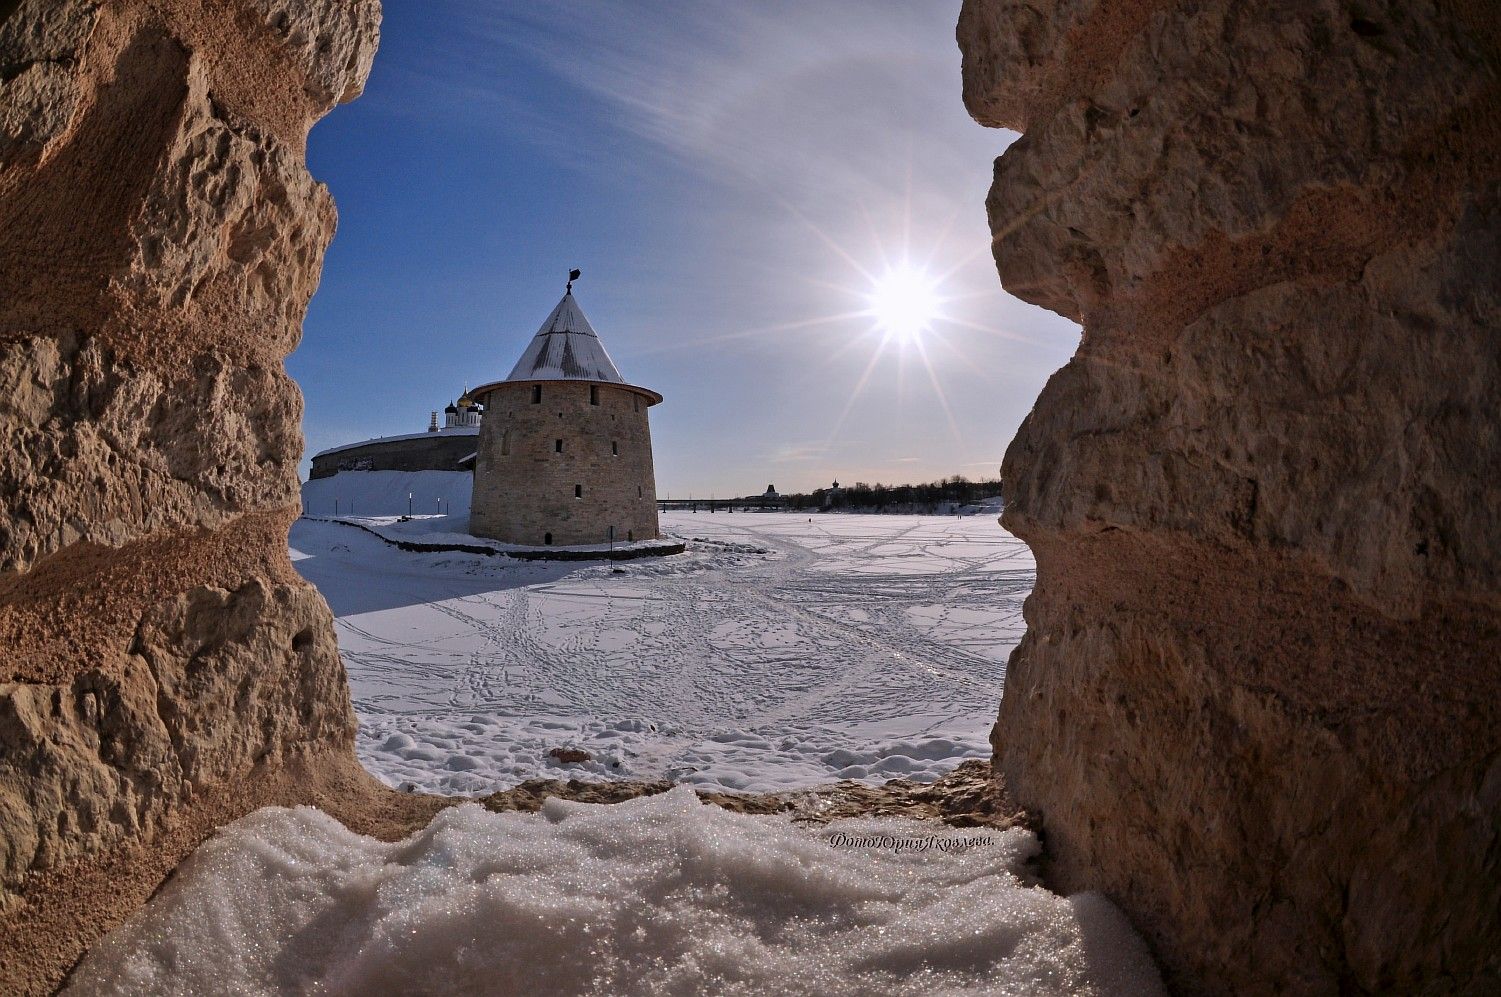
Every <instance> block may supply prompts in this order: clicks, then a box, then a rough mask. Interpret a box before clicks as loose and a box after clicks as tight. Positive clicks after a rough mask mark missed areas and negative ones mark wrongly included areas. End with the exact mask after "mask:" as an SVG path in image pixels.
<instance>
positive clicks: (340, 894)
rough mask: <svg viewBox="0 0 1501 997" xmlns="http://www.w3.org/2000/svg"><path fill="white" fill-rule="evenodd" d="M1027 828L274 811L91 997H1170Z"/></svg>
mask: <svg viewBox="0 0 1501 997" xmlns="http://www.w3.org/2000/svg"><path fill="white" fill-rule="evenodd" d="M1036 850H1037V840H1036V838H1035V837H1033V836H1032V835H1031V834H1030V833H1029V832H1027V831H1024V830H1021V829H1012V830H1009V831H1004V832H996V831H989V830H979V829H970V830H955V829H950V828H945V827H942V826H940V825H935V824H932V823H920V822H915V821H904V820H861V821H842V822H839V823H836V824H832V825H829V826H827V827H824V828H818V829H810V828H806V827H801V826H797V825H794V824H792V823H790V822H789V821H788V820H787V819H786V818H782V817H748V816H743V815H739V814H733V813H728V812H726V811H723V810H719V809H718V808H715V807H712V806H708V805H705V804H701V803H699V802H698V800H697V799H696V798H695V797H694V796H693V794H692V793H691V792H689V791H688V790H687V789H681V788H680V789H677V790H674V791H672V792H671V793H667V794H665V795H662V796H655V797H647V798H643V799H636V800H632V801H629V802H626V803H619V804H614V805H599V804H571V803H565V802H564V801H562V800H558V799H552V800H549V801H547V803H546V804H545V807H544V809H543V812H542V813H540V814H514V813H505V814H495V813H490V812H488V811H486V810H484V809H483V808H481V807H479V806H477V805H474V804H467V805H464V806H460V807H455V808H452V809H449V810H446V811H444V812H442V813H441V814H439V815H438V816H437V817H436V818H435V819H434V820H433V822H432V823H431V824H430V825H429V826H428V827H427V828H426V829H424V830H422V831H420V832H418V833H417V834H414V835H413V836H412V837H410V838H408V839H406V840H405V841H401V842H396V843H394V844H383V843H381V842H378V841H376V840H374V839H371V838H365V837H361V836H359V835H357V834H354V833H352V832H351V831H348V830H347V829H345V828H344V827H343V826H342V825H340V824H339V823H338V822H337V821H335V820H333V819H332V818H330V817H328V816H326V815H325V814H323V813H321V812H319V811H317V810H314V809H311V808H308V807H302V808H298V809H295V810H288V809H282V808H267V809H264V810H260V811H257V812H256V813H254V814H251V815H250V816H248V817H246V818H244V819H242V820H240V821H238V822H236V823H235V824H233V825H231V826H230V827H229V828H227V829H225V830H224V831H222V832H220V834H219V835H218V836H216V837H215V838H214V839H212V840H211V841H209V842H208V843H207V844H205V845H204V846H203V847H201V848H199V849H198V850H197V851H196V852H195V853H194V854H193V855H192V857H191V858H189V860H188V861H187V862H186V863H185V864H184V865H183V866H182V868H181V869H179V870H178V872H177V874H176V875H175V876H174V877H173V878H172V880H171V881H170V882H169V883H168V884H167V886H166V887H165V889H164V890H163V891H162V893H161V894H160V895H159V896H158V897H156V898H155V899H154V900H153V901H152V902H151V904H150V905H149V906H147V907H146V908H145V909H144V910H143V911H140V912H138V913H137V914H136V915H135V916H134V917H133V918H132V919H131V920H130V921H128V922H127V923H126V924H125V925H124V926H123V927H122V928H120V929H118V930H116V931H114V932H112V933H111V934H110V935H109V936H108V937H107V938H106V939H105V940H104V941H103V942H102V943H101V944H100V945H98V946H96V947H95V948H94V949H93V950H92V951H91V952H89V954H88V955H87V956H86V957H85V959H84V961H83V963H82V964H81V965H80V967H79V968H78V970H77V971H76V972H75V973H74V974H73V977H72V979H71V981H70V983H71V985H70V989H69V992H70V993H74V994H83V995H90V994H161V995H168V994H184V995H187V994H192V995H197V994H210V993H225V994H228V993H233V994H291V993H323V994H350V995H355V994H398V993H401V994H536V995H549V994H600V995H610V994H622V995H625V994H770V993H778V994H819V995H846V994H848V995H857V994H859V995H864V994H935V995H936V994H1008V995H1029V997H1032V995H1050V994H1058V995H1062V994H1119V995H1130V997H1146V995H1154V994H1161V993H1162V992H1163V990H1162V983H1161V980H1160V978H1159V977H1158V974H1157V971H1156V969H1155V968H1154V967H1153V965H1152V962H1151V959H1150V957H1149V956H1148V955H1147V952H1146V948H1145V946H1144V945H1143V944H1142V942H1141V941H1140V939H1139V938H1137V937H1136V935H1135V934H1134V933H1133V932H1132V930H1131V928H1130V927H1129V925H1128V924H1127V923H1126V921H1125V919H1124V918H1122V917H1121V915H1120V913H1119V912H1118V911H1117V910H1116V909H1115V908H1114V907H1113V906H1112V905H1111V904H1110V902H1109V901H1108V900H1106V899H1104V898H1103V897H1101V896H1100V895H1098V894H1093V893H1083V894H1078V895H1075V896H1073V897H1069V898H1067V899H1065V898H1063V897H1060V896H1057V895H1056V894H1053V893H1049V892H1048V891H1046V890H1044V889H1042V888H1040V887H1037V886H1034V885H1031V884H1030V880H1029V878H1028V876H1027V872H1026V868H1025V863H1026V861H1027V859H1028V858H1029V857H1031V856H1032V855H1034V854H1035V853H1036Z"/></svg>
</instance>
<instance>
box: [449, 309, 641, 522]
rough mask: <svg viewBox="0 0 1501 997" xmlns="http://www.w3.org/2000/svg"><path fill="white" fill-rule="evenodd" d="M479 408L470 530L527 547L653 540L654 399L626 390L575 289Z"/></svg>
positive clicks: (486, 388) (487, 389)
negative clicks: (481, 413) (481, 414)
mask: <svg viewBox="0 0 1501 997" xmlns="http://www.w3.org/2000/svg"><path fill="white" fill-rule="evenodd" d="M471 395H472V397H473V398H475V399H477V400H478V401H479V403H480V404H481V405H483V406H484V411H485V418H484V421H483V422H482V423H481V425H480V435H479V451H478V456H477V457H476V458H475V466H474V496H473V500H472V502H471V504H470V510H469V529H470V532H472V533H473V534H475V535H476V536H481V537H491V538H493V539H496V540H502V541H505V542H506V543H514V544H526V545H528V546H549V545H554V544H557V545H570V544H600V543H606V542H608V541H609V540H610V539H611V538H612V529H613V539H614V540H615V541H617V542H620V543H625V542H628V541H632V540H652V539H655V538H656V537H657V489H656V480H655V477H654V476H653V471H652V457H651V429H650V427H649V425H648V424H647V410H648V409H649V408H650V407H651V406H653V405H655V404H657V403H658V402H660V401H661V400H662V396H661V395H659V394H657V393H656V392H655V391H650V390H648V389H646V388H640V387H636V386H635V385H632V384H627V383H626V382H625V379H624V378H622V377H621V376H620V372H619V371H618V370H616V369H615V364H614V363H613V362H612V361H611V360H610V355H609V354H608V353H606V352H605V347H604V344H603V343H601V342H600V341H599V336H598V335H596V334H595V332H594V329H593V327H592V326H590V325H589V320H588V319H587V318H585V317H584V313H583V311H582V310H581V309H580V308H579V306H578V302H577V301H576V300H575V299H574V297H573V289H572V285H571V284H570V286H569V290H568V291H567V292H566V293H565V294H564V295H563V300H562V301H559V302H558V306H557V307H556V308H554V309H553V310H552V314H551V315H549V316H547V321H545V322H543V323H542V328H540V329H538V330H537V335H536V336H535V337H533V339H532V341H531V343H530V344H528V346H527V348H526V351H525V352H523V353H522V354H521V359H520V360H518V361H517V362H516V366H515V368H514V369H512V371H511V373H510V375H509V376H508V377H506V379H505V380H503V381H494V382H491V383H489V384H484V385H481V386H480V387H478V388H476V389H475V390H474V391H473V392H472V393H471Z"/></svg>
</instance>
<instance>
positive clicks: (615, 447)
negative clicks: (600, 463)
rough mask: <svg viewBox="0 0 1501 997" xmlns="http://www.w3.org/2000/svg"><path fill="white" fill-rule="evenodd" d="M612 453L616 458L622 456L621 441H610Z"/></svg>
mask: <svg viewBox="0 0 1501 997" xmlns="http://www.w3.org/2000/svg"><path fill="white" fill-rule="evenodd" d="M610 453H611V454H612V455H614V456H616V457H619V456H620V441H619V440H611V441H610Z"/></svg>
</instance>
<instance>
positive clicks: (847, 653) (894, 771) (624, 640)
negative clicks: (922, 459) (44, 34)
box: [292, 513, 1033, 794]
mask: <svg viewBox="0 0 1501 997" xmlns="http://www.w3.org/2000/svg"><path fill="white" fill-rule="evenodd" d="M810 518H811V520H812V521H811V522H810V521H809V519H810ZM663 528H664V532H666V533H672V534H676V535H679V536H682V537H685V538H689V539H690V541H691V538H695V537H696V538H699V540H698V541H696V542H690V544H689V548H688V552H687V553H685V554H680V555H676V556H673V557H667V558H652V559H647V560H640V561H629V562H622V563H621V566H620V570H621V571H622V572H623V573H620V574H617V573H615V572H614V571H612V567H613V566H612V565H611V564H608V563H603V562H602V563H591V562H582V563H580V562H516V561H513V560H511V559H509V558H494V557H486V556H484V555H479V554H457V553H455V554H421V553H412V552H407V551H402V550H399V549H396V548H394V547H390V546H388V545H386V544H384V543H382V542H381V541H380V540H378V539H376V538H375V537H373V536H369V535H368V534H365V533H363V532H362V531H360V530H355V529H351V528H350V527H348V526H343V525H339V524H334V523H319V522H310V521H307V520H301V521H299V522H297V524H296V525H295V526H294V527H293V529H292V547H293V557H294V558H295V565H296V567H297V569H298V570H299V571H300V572H302V574H303V575H304V576H305V577H307V578H308V579H309V580H310V581H312V582H313V583H314V584H316V585H317V586H318V588H319V590H320V591H322V593H323V595H324V596H325V597H326V598H327V599H328V601H329V604H330V605H331V606H332V607H333V610H334V614H335V616H336V617H338V620H337V632H338V639H339V646H340V650H341V651H342V652H343V657H344V662H345V665H346V666H347V668H348V671H349V678H350V687H351V690H352V692H353V696H354V703H355V709H356V711H357V713H358V714H359V717H360V729H359V739H358V751H359V755H360V758H361V760H362V761H363V762H364V764H365V765H366V767H367V768H369V769H370V770H371V771H372V772H374V773H375V774H376V775H377V776H379V777H380V778H381V779H383V780H384V781H385V782H387V783H389V784H391V785H394V786H411V787H414V788H417V789H421V790H425V791H430V792H435V793H449V794H480V793H489V792H493V791H495V790H497V789H503V788H507V787H509V786H513V785H515V784H517V783H519V782H521V781H523V780H525V779H529V778H534V777H548V778H560V777H561V778H566V777H569V776H580V777H582V778H617V777H618V778H634V779H651V778H664V777H665V778H671V779H674V780H677V781H679V782H684V783H689V784H692V785H696V786H700V787H704V788H713V789H729V790H745V791H776V790H782V789H790V788H799V787H806V786H812V785H819V784H824V783H828V782H832V781H835V780H838V779H845V778H847V779H857V780H861V781H867V782H881V781H884V780H886V779H890V778H895V777H897V776H905V777H908V778H913V779H916V780H919V781H926V780H931V779H933V778H936V777H937V776H938V775H939V774H941V773H942V772H945V771H947V770H949V769H951V768H952V767H953V766H954V765H956V764H957V763H958V762H959V761H961V760H963V759H965V758H981V757H988V756H989V754H990V746H989V743H988V741H987V736H988V731H989V728H990V725H991V723H992V722H993V721H994V718H995V710H996V704H997V703H999V702H1000V697H1001V684H1002V680H1003V677H1004V672H1005V661H1006V657H1007V655H1008V654H1009V653H1010V651H1011V649H1012V647H1014V646H1015V644H1016V642H1017V641H1018V640H1019V639H1020V637H1021V634H1022V631H1023V628H1024V623H1023V621H1022V618H1021V604H1022V600H1023V599H1024V598H1025V597H1026V595H1027V592H1028V591H1029V590H1030V589H1031V587H1032V579H1033V562H1032V558H1031V555H1030V553H1029V552H1028V551H1027V549H1026V546H1025V545H1024V544H1022V543H1021V542H1020V541H1018V540H1016V539H1015V538H1013V537H1011V536H1010V535H1009V534H1007V533H1005V532H1004V531H1003V530H1001V529H1000V528H999V527H998V526H996V524H995V521H994V520H993V519H991V518H989V517H985V516H972V517H964V518H944V517H933V516H927V517H923V516H854V515H850V516H846V515H825V516H819V515H814V516H812V517H809V516H806V515H794V514H790V513H765V514H756V513H736V514H725V513H716V514H712V515H711V514H708V513H698V514H692V513H672V514H667V515H665V516H664V517H663ZM555 747H573V748H582V749H584V750H585V751H588V752H590V753H591V754H592V755H593V760H592V761H589V762H586V763H583V764H579V765H568V766H562V765H560V764H558V763H557V762H555V761H554V760H553V759H552V758H551V757H549V755H548V752H549V751H550V750H551V749H552V748H555Z"/></svg>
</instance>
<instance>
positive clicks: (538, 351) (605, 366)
mask: <svg viewBox="0 0 1501 997" xmlns="http://www.w3.org/2000/svg"><path fill="white" fill-rule="evenodd" d="M506 380H507V381H608V382H610V383H613V384H624V383H625V378H623V377H621V376H620V371H618V370H616V369H615V363H614V361H612V360H611V359H610V354H608V353H606V352H605V344H604V343H602V342H600V341H599V335H598V334H597V333H596V332H595V331H594V327H593V326H592V325H590V324H589V320H588V319H587V318H585V317H584V310H583V309H582V308H580V307H579V304H578V301H577V300H575V299H574V297H573V292H572V291H569V292H567V293H566V294H564V295H563V300H562V301H559V302H558V306H557V307H556V308H554V309H553V310H552V314H551V315H549V316H547V321H545V322H543V323H542V328H540V329H538V330H537V335H536V336H534V337H532V341H531V342H530V343H528V344H527V347H526V350H525V352H523V353H522V354H521V359H520V360H517V361H516V366H515V367H513V368H511V373H510V374H509V375H508V376H507V377H506Z"/></svg>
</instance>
